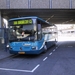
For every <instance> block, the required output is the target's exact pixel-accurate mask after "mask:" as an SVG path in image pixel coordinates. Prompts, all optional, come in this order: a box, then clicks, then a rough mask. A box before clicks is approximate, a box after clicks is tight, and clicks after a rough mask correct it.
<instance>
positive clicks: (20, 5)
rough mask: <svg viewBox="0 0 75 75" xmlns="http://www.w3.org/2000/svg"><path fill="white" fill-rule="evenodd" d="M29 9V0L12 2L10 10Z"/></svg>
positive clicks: (13, 0)
mask: <svg viewBox="0 0 75 75" xmlns="http://www.w3.org/2000/svg"><path fill="white" fill-rule="evenodd" d="M25 8H28V0H10V9H25Z"/></svg>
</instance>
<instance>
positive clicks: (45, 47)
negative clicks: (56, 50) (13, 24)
mask: <svg viewBox="0 0 75 75" xmlns="http://www.w3.org/2000/svg"><path fill="white" fill-rule="evenodd" d="M46 51H47V46H46V45H44V53H45V52H46Z"/></svg>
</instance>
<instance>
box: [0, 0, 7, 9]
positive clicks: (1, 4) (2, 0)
mask: <svg viewBox="0 0 75 75" xmlns="http://www.w3.org/2000/svg"><path fill="white" fill-rule="evenodd" d="M6 5H7V3H6V0H0V9H6V8H7V6H6Z"/></svg>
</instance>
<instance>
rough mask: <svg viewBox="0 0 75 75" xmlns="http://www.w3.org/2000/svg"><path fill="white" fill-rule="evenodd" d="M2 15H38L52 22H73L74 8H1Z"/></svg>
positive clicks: (74, 20)
mask: <svg viewBox="0 0 75 75" xmlns="http://www.w3.org/2000/svg"><path fill="white" fill-rule="evenodd" d="M1 12H2V17H5V18H8V19H9V18H14V17H24V16H38V17H40V18H43V19H44V20H47V21H49V22H51V23H54V24H75V9H2V10H1Z"/></svg>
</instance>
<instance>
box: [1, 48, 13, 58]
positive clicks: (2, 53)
mask: <svg viewBox="0 0 75 75" xmlns="http://www.w3.org/2000/svg"><path fill="white" fill-rule="evenodd" d="M11 55H12V54H10V53H9V51H8V50H7V51H6V50H4V49H1V50H0V59H4V58H6V57H9V56H11Z"/></svg>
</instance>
